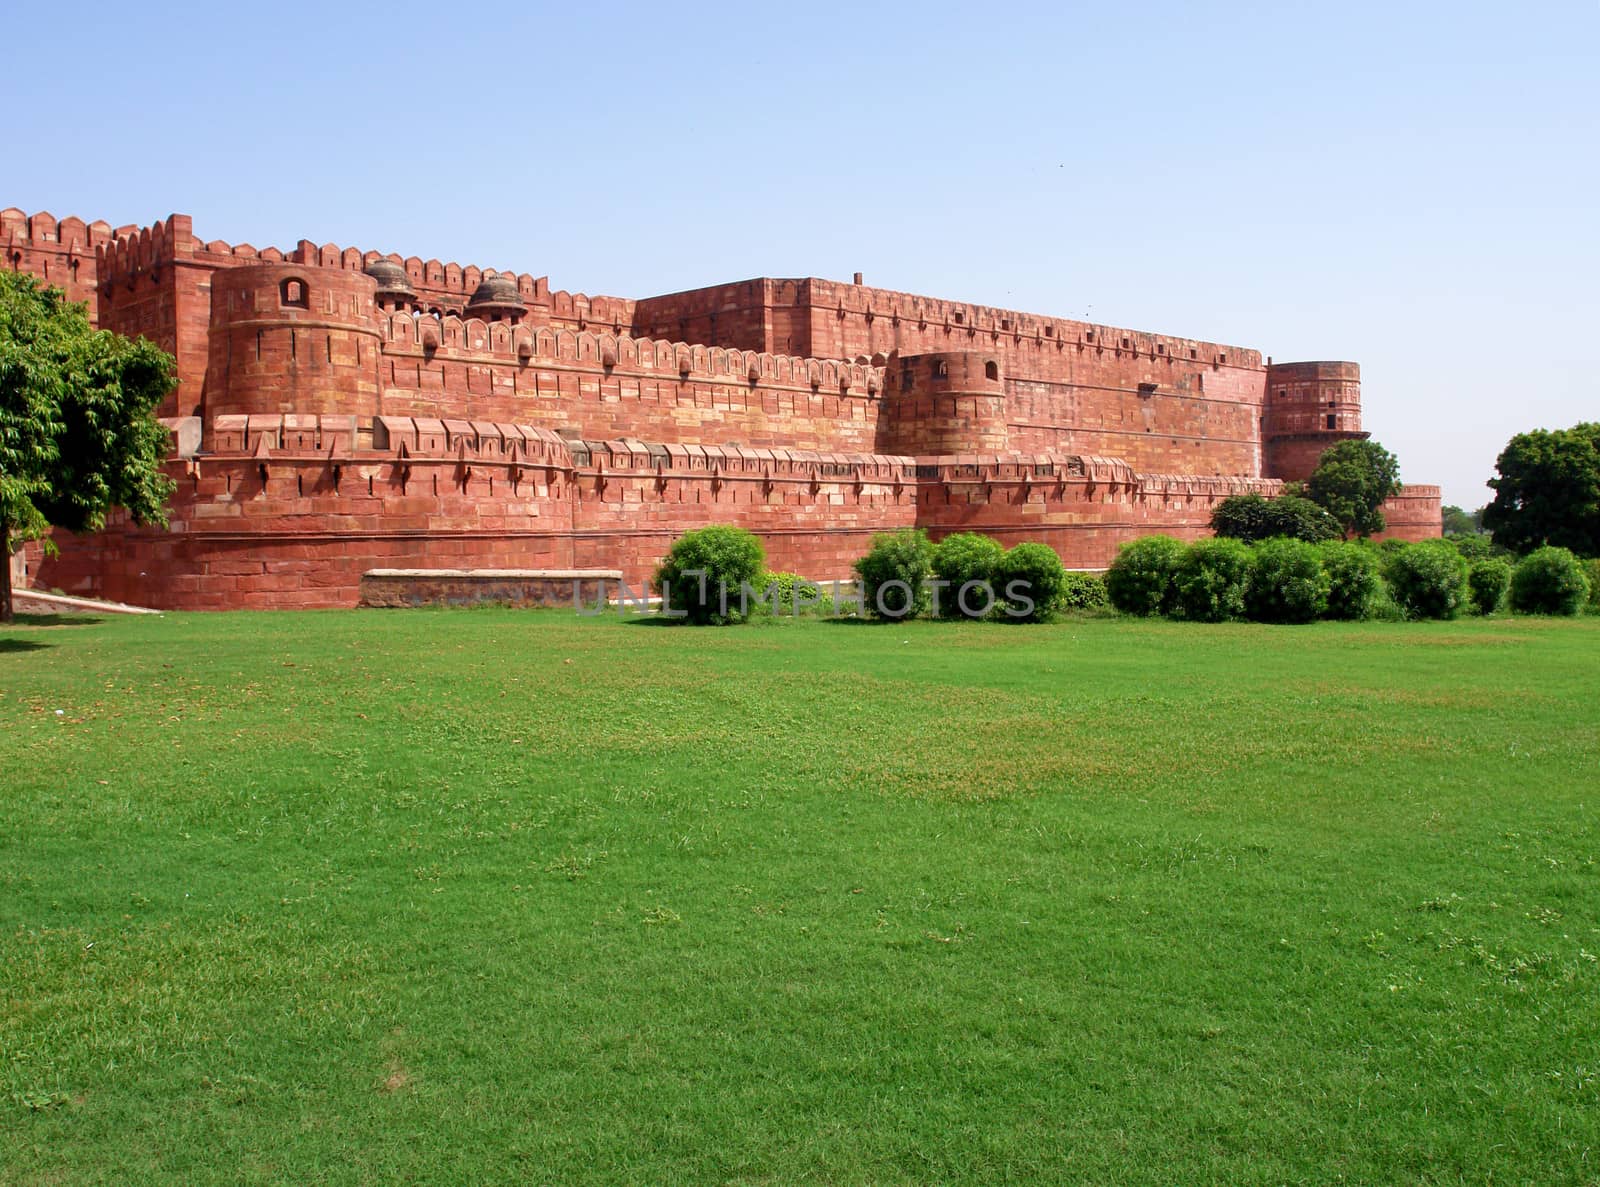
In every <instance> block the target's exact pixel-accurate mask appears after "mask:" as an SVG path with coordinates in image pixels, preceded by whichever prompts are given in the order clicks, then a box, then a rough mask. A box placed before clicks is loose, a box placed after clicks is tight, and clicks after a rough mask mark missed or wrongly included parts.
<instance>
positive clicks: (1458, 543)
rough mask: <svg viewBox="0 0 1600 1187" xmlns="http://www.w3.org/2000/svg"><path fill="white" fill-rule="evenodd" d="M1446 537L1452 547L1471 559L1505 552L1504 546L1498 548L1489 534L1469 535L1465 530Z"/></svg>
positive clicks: (1484, 557) (1477, 559)
mask: <svg viewBox="0 0 1600 1187" xmlns="http://www.w3.org/2000/svg"><path fill="white" fill-rule="evenodd" d="M1444 538H1445V539H1446V540H1448V541H1449V542H1450V546H1451V547H1452V548H1454V549H1455V550H1456V551H1457V552H1459V553H1460V554H1461V555H1462V556H1464V557H1466V558H1467V559H1468V560H1469V561H1482V560H1488V559H1489V558H1490V557H1491V556H1500V555H1502V554H1503V553H1504V552H1505V549H1503V548H1496V547H1495V545H1494V541H1493V540H1491V539H1490V538H1489V537H1488V536H1480V535H1477V534H1476V533H1473V534H1472V535H1467V534H1466V533H1464V532H1457V533H1454V534H1451V535H1447V536H1445V537H1444Z"/></svg>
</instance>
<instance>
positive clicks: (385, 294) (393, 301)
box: [363, 259, 417, 309]
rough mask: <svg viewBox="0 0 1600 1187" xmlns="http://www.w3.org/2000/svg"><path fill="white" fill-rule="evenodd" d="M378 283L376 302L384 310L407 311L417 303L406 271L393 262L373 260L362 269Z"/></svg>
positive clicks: (415, 293)
mask: <svg viewBox="0 0 1600 1187" xmlns="http://www.w3.org/2000/svg"><path fill="white" fill-rule="evenodd" d="M363 271H364V272H366V274H367V275H368V276H370V277H372V279H373V280H375V281H377V282H378V292H377V301H378V304H379V305H380V306H381V307H383V308H384V309H408V308H410V307H411V306H412V305H414V304H416V301H417V290H416V289H414V288H412V287H411V278H410V277H409V276H407V275H406V270H405V269H404V268H402V267H401V266H400V265H399V264H397V263H395V262H394V261H393V260H382V259H379V260H373V261H372V262H371V263H370V264H368V265H367V266H366V268H364V269H363Z"/></svg>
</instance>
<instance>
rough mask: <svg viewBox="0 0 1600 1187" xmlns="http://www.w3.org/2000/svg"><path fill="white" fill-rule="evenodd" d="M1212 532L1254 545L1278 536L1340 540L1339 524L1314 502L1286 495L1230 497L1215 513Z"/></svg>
mask: <svg viewBox="0 0 1600 1187" xmlns="http://www.w3.org/2000/svg"><path fill="white" fill-rule="evenodd" d="M1211 530H1212V531H1214V532H1216V534H1217V535H1219V536H1225V537H1228V538H1230V539H1233V540H1243V541H1244V542H1245V543H1246V544H1254V543H1255V542H1256V541H1258V540H1270V539H1272V538H1273V537H1274V536H1287V537H1288V538H1290V539H1291V540H1305V541H1307V542H1308V543H1311V544H1319V543H1321V542H1322V541H1324V540H1337V539H1338V538H1339V534H1340V531H1339V524H1338V521H1337V520H1335V519H1334V518H1333V516H1331V515H1329V514H1328V513H1327V512H1326V511H1325V510H1323V509H1322V508H1321V507H1320V506H1318V505H1317V504H1316V503H1313V502H1312V501H1311V500H1310V499H1307V498H1303V497H1302V496H1300V495H1296V494H1282V495H1279V496H1278V497H1277V498H1275V499H1268V498H1263V497H1262V496H1261V495H1229V496H1228V497H1227V498H1226V499H1223V500H1222V502H1220V503H1218V504H1217V508H1216V510H1215V511H1213V512H1212V513H1211Z"/></svg>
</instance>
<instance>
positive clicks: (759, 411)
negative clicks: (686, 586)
mask: <svg viewBox="0 0 1600 1187" xmlns="http://www.w3.org/2000/svg"><path fill="white" fill-rule="evenodd" d="M0 249H3V250H4V253H5V254H4V260H5V262H6V264H7V266H9V267H11V268H13V269H16V270H25V271H28V272H31V273H34V274H35V275H39V276H41V277H43V278H46V279H48V280H50V282H51V283H54V284H59V285H61V286H62V287H63V288H65V289H66V290H67V291H68V293H69V295H71V296H73V297H74V298H75V299H79V300H83V301H85V302H86V303H87V304H88V306H89V309H90V312H91V314H92V316H93V317H94V318H95V320H96V321H97V323H98V324H99V325H102V326H106V327H109V328H112V329H116V330H118V331H120V332H123V333H128V334H143V335H145V336H147V337H149V338H151V339H153V340H155V341H156V342H157V343H159V344H160V345H162V346H163V347H164V348H166V349H168V350H170V351H172V352H173V353H174V354H175V355H176V357H177V359H178V370H179V376H180V384H179V387H178V389H177V391H176V392H175V393H174V394H173V396H172V397H171V398H170V399H169V400H168V402H167V404H166V406H165V407H164V408H163V409H162V411H163V414H164V415H165V417H166V419H167V422H168V423H169V424H170V425H171V427H172V429H173V453H172V456H171V458H170V460H169V462H168V471H169V473H170V474H171V476H172V477H173V478H174V480H175V481H176V482H177V483H178V491H177V494H176V495H175V497H174V499H173V501H172V507H171V512H172V514H171V524H170V526H169V529H168V530H165V531H161V530H156V529H149V528H137V527H133V526H131V525H128V524H127V523H125V522H122V521H120V520H118V519H116V518H113V521H112V522H111V523H110V524H109V525H108V527H107V529H106V531H104V532H102V533H99V534H97V535H94V536H88V537H81V538H80V537H60V538H58V544H59V545H60V546H61V555H60V556H59V557H56V558H53V559H51V560H48V561H44V560H41V558H39V557H38V556H37V555H35V556H33V557H31V558H30V569H31V574H30V576H31V578H32V580H33V582H34V584H37V585H40V586H46V587H57V588H61V589H64V590H66V591H67V592H71V593H84V594H93V595H97V596H102V597H112V598H117V599H120V600H126V601H132V602H140V603H145V604H151V605H157V606H165V607H175V608H223V607H231V606H249V607H274V606H342V605H353V604H354V603H355V600H356V596H357V589H358V584H359V579H360V575H361V573H362V572H363V571H364V570H366V569H368V568H382V567H396V568H430V567H438V568H474V567H482V568H561V569H565V568H575V567H576V568H606V569H620V570H622V571H623V572H624V573H625V574H626V575H627V576H628V578H629V579H630V581H632V582H633V583H634V584H635V585H637V584H639V583H640V582H642V581H644V580H645V579H646V578H647V577H648V576H649V574H650V573H651V571H652V570H653V569H654V566H655V565H656V564H657V563H658V561H659V559H660V557H661V556H662V555H663V554H664V553H665V551H666V549H667V548H668V547H669V546H670V544H671V542H672V540H673V539H674V538H675V537H676V536H677V535H679V534H680V533H682V532H683V531H686V530H689V529H691V528H694V527H700V526H703V525H705V524H707V523H713V522H715V523H736V524H739V525H741V526H745V527H748V528H750V529H751V530H753V531H755V532H757V533H758V534H759V535H761V537H762V538H763V541H764V542H765V544H766V547H767V550H768V554H769V559H770V562H771V564H772V566H773V567H774V568H779V569H790V570H795V571H798V572H801V573H804V574H805V575H807V576H812V577H816V578H821V579H828V578H834V577H839V578H843V577H847V576H848V575H849V569H850V563H851V561H852V560H854V559H855V558H856V557H857V556H859V555H860V554H861V553H862V552H864V551H865V550H866V548H867V546H868V544H869V542H870V539H871V537H872V535H873V534H874V533H875V532H879V531H885V530H891V529H895V528H900V527H908V526H913V525H919V526H923V527H926V528H927V529H929V531H930V532H931V533H933V534H934V535H935V536H938V535H941V534H944V533H947V532H950V531H957V530H964V529H972V530H981V531H985V532H989V533H991V534H993V535H995V536H996V537H998V538H999V539H1001V540H1002V541H1004V542H1006V543H1008V544H1009V543H1015V542H1018V541H1020V540H1024V539H1032V540H1040V541H1043V542H1045V543H1047V544H1049V545H1051V546H1052V547H1053V548H1055V549H1056V550H1057V551H1058V552H1059V553H1060V554H1061V555H1062V557H1063V559H1064V560H1065V561H1066V563H1067V564H1068V565H1069V566H1072V567H1076V568H1087V569H1095V568H1102V567H1104V565H1105V564H1106V563H1108V562H1109V560H1110V558H1111V557H1112V556H1113V555H1114V553H1115V550H1116V548H1117V546H1118V545H1119V544H1120V543H1121V542H1123V541H1125V540H1127V539H1130V538H1132V537H1134V536H1137V535H1141V534H1146V533H1149V532H1154V531H1165V532H1170V533H1172V534H1174V535H1178V536H1181V537H1185V538H1192V537H1195V536H1198V535H1201V534H1204V533H1205V532H1206V531H1207V524H1208V522H1209V519H1210V515H1211V511H1212V509H1213V507H1214V506H1215V504H1216V502H1217V501H1219V500H1220V499H1222V498H1225V497H1227V496H1228V495H1230V494H1236V493H1241V492H1245V491H1259V492H1262V493H1266V494H1271V493H1274V492H1275V491H1277V490H1278V489H1280V487H1281V484H1282V481H1283V480H1285V479H1294V478H1303V477H1304V476H1305V474H1307V473H1309V471H1310V468H1311V466H1313V465H1314V464H1315V459H1316V456H1317V455H1318V454H1319V453H1320V452H1321V450H1322V449H1324V448H1326V447H1327V446H1328V445H1329V444H1332V443H1333V442H1334V441H1337V440H1343V439H1348V438H1351V437H1360V436H1364V433H1362V431H1361V428H1360V372H1359V368H1357V367H1356V365H1355V364H1353V363H1306V364H1279V365H1272V364H1271V363H1270V361H1264V360H1263V359H1262V357H1261V355H1260V354H1259V353H1258V352H1255V351H1251V350H1245V349H1242V348H1237V347H1229V346H1220V345H1217V344H1212V343H1203V342H1198V341H1194V340H1190V339H1184V338H1176V337H1168V336H1163V335H1151V334H1142V333H1136V332H1133V331H1128V330H1120V329H1117V328H1115V327H1106V326H1098V325H1089V324H1087V323H1081V322H1074V321H1069V320H1065V319H1052V318H1045V317H1039V316H1037V315H1032V314H1022V313H1015V312H1012V311H1007V310H998V309H989V308H987V307H983V306H974V305H963V304H959V303H954V302H946V301H937V300H933V299H930V298H922V297H915V296H911V295H909V294H900V293H891V292H887V291H885V290H879V289H870V288H866V287H865V286H862V285H859V284H856V285H845V284H839V283H835V282H830V281H821V280H774V279H762V280H754V281H745V282H739V283H736V284H731V285H722V286H718V287H716V288H712V289H706V290H698V291H696V292H693V293H680V294H673V295H670V296H667V297H657V298H649V299H646V300H639V301H633V300H627V299H622V298H611V297H590V296H586V295H583V294H572V293H568V292H565V291H555V292H552V291H551V290H550V287H549V282H548V280H547V279H546V278H544V277H534V276H530V275H527V274H523V273H514V272H511V271H501V270H495V269H480V268H476V267H462V266H460V265H456V264H441V263H440V262H438V261H436V260H427V261H423V260H419V259H416V258H414V257H401V256H399V255H384V254H380V253H378V252H375V251H367V250H360V249H356V248H340V247H337V246H335V245H331V244H329V245H322V246H318V245H316V244H313V243H311V242H309V241H301V242H300V243H299V244H298V245H297V246H296V247H295V248H293V249H291V250H288V251H280V250H278V249H273V248H266V249H256V248H254V247H251V246H249V245H231V244H228V243H225V242H222V241H210V242H202V241H200V240H199V239H197V238H196V237H195V236H194V234H193V231H192V226H191V222H190V220H189V219H188V218H187V217H186V216H183V215H174V216H172V217H171V218H169V219H167V220H165V221H164V222H161V223H157V224H155V225H153V226H151V227H148V228H141V229H136V228H131V227H123V228H117V229H115V230H113V229H112V228H111V227H110V226H109V225H107V224H105V223H92V224H86V223H83V222H82V221H81V220H77V219H65V220H60V221H59V222H58V221H57V220H55V219H54V218H52V217H51V216H49V215H33V216H31V217H30V216H25V215H23V214H21V212H18V211H15V210H7V211H4V212H0ZM1389 514H1390V518H1391V524H1392V528H1391V530H1392V532H1393V533H1394V534H1399V535H1403V536H1406V537H1408V538H1417V537H1421V536H1426V535H1437V534H1438V531H1439V498H1438V490H1437V488H1432V487H1408V488H1407V489H1406V491H1405V493H1404V494H1403V495H1402V496H1401V497H1400V498H1399V499H1397V500H1395V501H1393V502H1392V504H1391V507H1390V510H1389Z"/></svg>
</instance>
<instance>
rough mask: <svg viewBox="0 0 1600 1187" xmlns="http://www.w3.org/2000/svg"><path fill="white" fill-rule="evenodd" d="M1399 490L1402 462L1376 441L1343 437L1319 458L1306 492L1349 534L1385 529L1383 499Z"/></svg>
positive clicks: (1366, 533) (1364, 534)
mask: <svg viewBox="0 0 1600 1187" xmlns="http://www.w3.org/2000/svg"><path fill="white" fill-rule="evenodd" d="M1399 492H1400V463H1399V461H1398V460H1396V458H1395V456H1394V454H1392V453H1390V452H1389V451H1388V450H1387V449H1385V448H1384V447H1383V446H1381V445H1379V444H1378V443H1377V442H1376V441H1341V442H1339V444H1337V445H1335V446H1334V447H1333V448H1331V449H1329V450H1328V451H1327V452H1325V453H1324V454H1323V455H1322V457H1321V458H1320V459H1318V461H1317V468H1316V469H1315V470H1314V471H1312V474H1311V478H1310V479H1309V480H1308V481H1307V482H1306V494H1307V496H1308V497H1309V498H1310V499H1311V501H1312V502H1314V503H1316V504H1317V505H1318V506H1320V507H1322V508H1324V509H1325V510H1326V511H1327V512H1328V514H1330V515H1332V516H1333V518H1334V519H1335V520H1336V521H1338V524H1339V526H1340V528H1342V529H1343V530H1344V532H1345V534H1346V535H1349V536H1370V535H1372V534H1373V533H1375V532H1381V531H1383V529H1384V524H1385V520H1384V518H1383V511H1382V510H1381V508H1382V506H1383V501H1384V500H1385V499H1387V498H1390V497H1391V496H1393V495H1396V494H1398V493H1399Z"/></svg>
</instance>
